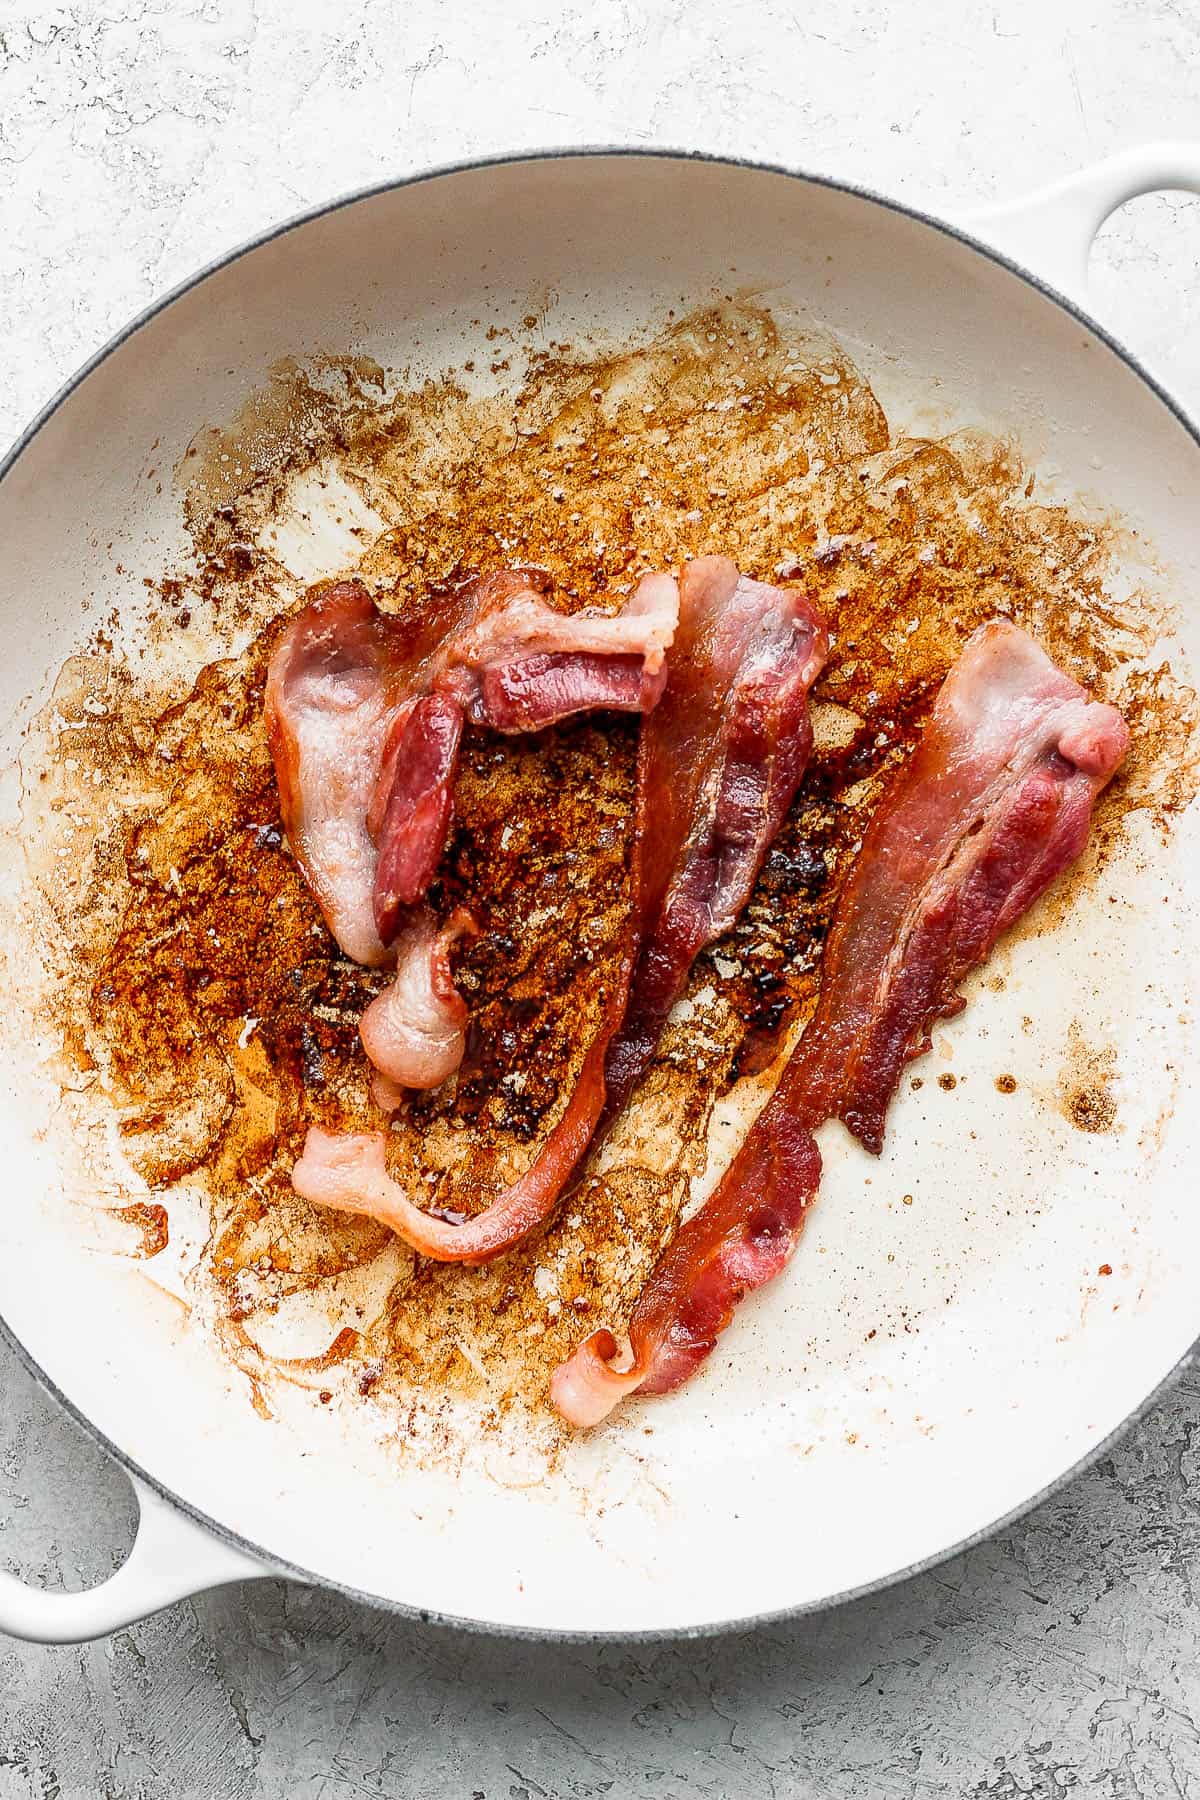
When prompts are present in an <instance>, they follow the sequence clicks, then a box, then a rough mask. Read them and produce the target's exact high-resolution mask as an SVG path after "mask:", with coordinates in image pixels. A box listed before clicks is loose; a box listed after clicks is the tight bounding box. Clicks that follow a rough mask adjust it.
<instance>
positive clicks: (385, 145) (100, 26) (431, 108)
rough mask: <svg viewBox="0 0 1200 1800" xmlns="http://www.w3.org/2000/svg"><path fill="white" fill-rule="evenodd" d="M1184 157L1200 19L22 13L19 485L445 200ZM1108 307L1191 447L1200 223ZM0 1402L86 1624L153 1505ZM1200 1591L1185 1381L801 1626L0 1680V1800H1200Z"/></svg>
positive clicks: (197, 7) (968, 14)
mask: <svg viewBox="0 0 1200 1800" xmlns="http://www.w3.org/2000/svg"><path fill="white" fill-rule="evenodd" d="M1165 135H1174V136H1179V137H1186V136H1190V137H1192V138H1197V139H1200V8H1198V7H1197V6H1196V4H1194V0H1086V3H1082V0H1080V3H1071V4H1064V3H1061V0H1060V3H1058V4H1054V3H1049V4H1048V3H1047V0H1006V3H1005V4H1002V5H996V4H979V3H977V0H924V3H923V4H922V3H920V0H918V3H915V4H901V3H900V0H877V3H875V4H870V3H868V0H840V3H835V0H813V3H812V4H807V5H805V6H799V5H796V4H789V3H786V0H757V4H756V5H754V6H753V7H749V6H744V7H741V8H738V9H736V10H735V9H734V8H733V7H731V6H729V5H726V4H722V3H721V0H641V3H640V4H633V3H631V0H592V3H591V4H585V5H571V4H567V5H564V4H563V3H562V0H506V3H505V4H503V5H501V4H499V3H498V0H476V4H474V5H460V6H455V7H450V6H443V5H439V4H438V3H437V0H343V3H341V4H336V5H329V4H321V5H313V4H311V0H299V3H298V0H291V3H290V4H285V3H284V0H242V3H238V0H88V3H80V4H74V5H68V6H57V7H50V6H35V7H32V8H30V7H26V6H23V5H21V4H20V3H19V0H17V3H16V4H14V0H0V225H2V229H0V341H2V342H3V346H4V376H5V379H4V383H3V386H2V387H0V444H3V443H5V442H7V441H8V440H9V439H10V438H11V437H13V436H15V434H16V433H17V432H18V431H19V430H20V428H21V426H22V425H23V423H24V422H25V420H26V419H27V418H28V416H29V415H30V414H31V413H32V412H33V411H34V410H35V409H36V408H37V407H39V406H40V405H41V404H42V403H43V401H44V400H45V399H46V398H47V397H48V396H49V395H50V394H51V393H53V391H54V390H55V388H56V387H57V386H58V385H59V383H60V382H61V381H62V380H63V379H64V378H65V377H66V376H67V375H68V374H70V372H71V371H72V370H73V369H74V368H75V367H76V366H77V365H78V364H79V363H80V362H81V361H82V360H83V359H84V358H85V357H86V356H87V355H89V354H90V353H91V352H92V351H93V350H94V349H95V348H96V347H97V346H98V345H99V344H100V343H102V342H103V340H104V339H105V338H106V337H107V336H108V335H109V334H110V333H111V332H112V331H114V330H115V329H116V328H117V327H118V326H120V325H121V324H122V323H123V322H124V321H125V319H126V318H128V316H129V315H130V314H131V313H133V312H134V311H136V310H137V309H138V308H140V307H141V306H143V305H145V304H146V303H147V302H148V301H149V300H151V299H152V298H153V297H154V296H155V295H156V294H158V293H159V292H161V291H162V290H163V289H164V288H166V287H169V286H170V285H171V284H172V283H174V282H176V281H179V280H180V279H182V278H183V277H185V276H186V275H188V274H189V273H190V272H191V271H193V270H194V269H195V268H196V267H197V265H199V264H201V263H202V262H204V261H205V260H207V259H209V258H212V257H214V256H217V255H219V254H220V253H221V252H222V251H223V250H225V249H226V248H227V247H228V246H230V245H231V244H233V243H235V242H237V241H238V240H239V239H241V238H243V237H244V236H246V235H248V234H250V233H252V232H254V231H256V230H258V229H259V228H260V227H262V226H264V225H268V224H270V223H271V222H272V221H275V220H278V219H281V218H284V217H286V216H287V215H289V214H291V213H293V212H295V211H297V210H299V209H300V208H303V207H305V206H308V205H310V204H312V203H314V202H317V201H320V200H323V199H326V198H329V197H330V196H332V195H335V194H337V193H339V192H342V191H344V190H346V189H348V188H352V187H354V186H355V185H357V184H361V183H365V182H370V181H376V180H379V179H381V178H384V177H386V176H388V175H392V174H399V173H403V172H404V171H405V170H408V169H412V168H416V167H419V166H423V165H428V164H432V163H436V162H438V161H440V160H450V159H454V158H459V157H462V156H467V155H471V154H475V153H481V152H488V151H495V150H501V149H506V148H509V149H511V148H520V147H524V146H533V145H544V144H553V143H563V144H565V143H578V142H600V141H609V142H624V143H631V144H674V145H688V146H692V147H696V148H704V149H709V150H715V151H729V152H737V153H740V154H746V155H750V156H761V157H765V158H769V159H775V160H780V161H792V162H795V163H797V164H798V165H801V166H805V167H809V168H813V169H818V170H822V171H826V172H829V173H834V174H841V175H845V176H847V177H849V178H850V179H852V180H856V181H861V182H864V183H867V184H868V185H875V186H879V187H882V188H884V189H887V190H890V191H892V192H894V193H896V194H898V195H900V196H902V197H905V198H908V199H911V200H913V201H917V202H921V203H925V204H928V205H929V206H930V207H931V208H933V209H934V210H938V209H942V210H946V211H958V210H960V209H962V208H964V207H965V206H968V205H970V204H972V203H978V202H980V201H983V200H987V199H991V198H998V197H1002V196H1005V195H1009V194H1012V195H1015V194H1019V193H1020V192H1022V191H1023V190H1025V189H1028V188H1030V187H1032V186H1035V185H1037V184H1039V183H1040V182H1042V181H1044V180H1046V179H1048V178H1050V177H1052V176H1054V175H1057V174H1060V173H1063V172H1065V171H1067V170H1069V169H1071V168H1073V167H1077V166H1079V165H1080V164H1082V163H1085V162H1087V161H1089V160H1091V159H1094V158H1096V157H1099V156H1101V155H1103V154H1105V153H1107V152H1109V151H1111V150H1114V149H1117V148H1120V147H1122V146H1124V145H1126V144H1132V143H1136V142H1139V141H1142V140H1145V139H1148V138H1151V137H1156V136H1165ZM1093 274H1094V287H1095V304H1096V309H1097V311H1098V312H1100V313H1101V315H1102V316H1103V317H1105V319H1106V320H1108V321H1109V322H1111V323H1113V324H1115V326H1116V328H1117V329H1118V331H1119V332H1120V333H1121V334H1122V335H1123V336H1124V337H1125V338H1126V339H1127V340H1128V341H1129V342H1130V343H1131V344H1133V345H1134V346H1135V347H1136V348H1138V349H1140V350H1141V351H1142V352H1143V353H1144V354H1145V355H1146V356H1147V357H1148V358H1149V359H1150V360H1151V361H1152V362H1153V363H1154V364H1155V365H1156V366H1157V367H1158V368H1159V369H1160V370H1162V371H1163V372H1164V373H1166V374H1167V375H1168V376H1169V377H1171V378H1172V379H1173V380H1174V382H1175V385H1176V386H1177V388H1178V390H1179V391H1180V392H1181V394H1183V396H1184V397H1185V398H1186V399H1188V400H1189V401H1190V403H1191V405H1192V406H1193V408H1194V409H1196V410H1198V411H1200V205H1198V204H1197V203H1196V202H1195V201H1190V200H1185V199H1184V198H1182V197H1181V196H1159V197H1155V198H1152V199H1149V200H1145V201H1142V202H1139V203H1138V204H1137V205H1135V206H1134V207H1131V208H1129V209H1127V210H1126V211H1125V212H1124V213H1122V214H1121V215H1120V216H1119V217H1118V218H1117V219H1116V220H1114V221H1113V222H1112V223H1111V224H1110V225H1109V226H1108V227H1107V228H1106V230H1105V232H1104V234H1103V236H1102V239H1101V241H1100V244H1099V245H1098V248H1097V251H1096V255H1095V259H1094V267H1093ZM1198 1309H1200V1303H1198ZM0 1397H2V1399H0V1560H2V1561H3V1562H4V1563H5V1564H7V1566H9V1567H11V1568H13V1569H15V1570H17V1571H18V1572H20V1573H22V1574H24V1575H26V1576H28V1577H29V1578H30V1579H32V1580H37V1581H41V1582H45V1583H48V1584H50V1585H52V1586H56V1585H57V1586H66V1587H80V1586H85V1585H87V1584H88V1583H90V1582H92V1581H95V1580H97V1579H99V1578H100V1577H102V1576H103V1575H104V1574H105V1573H107V1572H108V1571H109V1570H110V1569H111V1568H112V1567H113V1566H114V1564H115V1563H116V1562H118V1561H119V1560H120V1558H121V1556H122V1555H123V1554H124V1550H125V1547H126V1546H127V1545H128V1543H129V1540H130V1536H131V1532H132V1522H133V1504H132V1500H131V1498H130V1495H129V1490H128V1488H127V1486H126V1484H125V1482H124V1479H123V1477H122V1476H121V1475H120V1473H119V1472H118V1471H117V1470H115V1469H114V1468H113V1467H111V1466H110V1465H109V1464H107V1463H106V1461H105V1459H104V1458H103V1457H102V1456H101V1454H100V1453H99V1452H98V1451H97V1450H96V1449H95V1448H94V1447H92V1446H91V1445H90V1443H89V1442H88V1441H87V1440H85V1439H84V1438H82V1437H81V1436H80V1435H79V1434H78V1433H77V1432H76V1431H75V1430H74V1429H73V1428H72V1427H70V1426H69V1425H68V1424H67V1422H66V1421H65V1420H64V1419H63V1418H62V1417H61V1415H60V1414H59V1413H58V1411H57V1409H56V1408H55V1407H54V1406H53V1404H52V1403H51V1402H49V1401H48V1400H47V1399H45V1398H44V1397H43V1396H42V1394H41V1393H40V1392H39V1390H38V1389H37V1387H36V1386H35V1385H34V1383H33V1381H32V1380H31V1378H30V1377H29V1376H28V1375H27V1374H26V1372H25V1371H24V1369H23V1368H22V1367H21V1366H20V1365H19V1364H18V1363H17V1362H16V1361H15V1360H14V1359H13V1358H12V1357H11V1356H10V1355H9V1354H8V1353H7V1352H6V1351H3V1350H0ZM880 1504H881V1505H885V1504H886V1496H885V1495H881V1497H880ZM1198 1577H1200V1375H1196V1374H1193V1373H1189V1374H1187V1375H1185V1376H1184V1377H1183V1378H1182V1380H1180V1381H1179V1383H1178V1384H1177V1385H1176V1386H1175V1388H1174V1390H1173V1391H1172V1392H1171V1393H1170V1394H1169V1396H1168V1397H1166V1398H1165V1399H1162V1400H1160V1401H1159V1403H1158V1404H1157V1405H1156V1406H1155V1407H1154V1409H1153V1410H1152V1411H1151V1412H1150V1414H1149V1415H1148V1417H1147V1418H1146V1419H1145V1420H1144V1421H1143V1422H1142V1423H1141V1424H1140V1425H1138V1426H1137V1427H1136V1428H1135V1429H1134V1430H1133V1431H1132V1432H1131V1433H1130V1434H1129V1436H1128V1437H1127V1438H1126V1439H1125V1440H1124V1442H1123V1443H1122V1444H1121V1445H1120V1447H1119V1448H1118V1449H1116V1450H1115V1451H1114V1452H1113V1453H1112V1454H1111V1455H1109V1456H1107V1457H1105V1458H1104V1459H1103V1460H1102V1461H1101V1462H1100V1463H1099V1464H1098V1465H1097V1466H1096V1467H1094V1468H1093V1469H1092V1470H1090V1471H1089V1472H1088V1473H1087V1474H1085V1475H1083V1476H1081V1477H1079V1478H1078V1479H1076V1480H1075V1481H1074V1482H1072V1483H1071V1484H1070V1485H1069V1486H1068V1487H1067V1488H1066V1489H1065V1491H1063V1492H1062V1493H1060V1494H1059V1495H1058V1496H1057V1497H1056V1498H1055V1499H1053V1500H1052V1501H1050V1502H1048V1503H1047V1504H1044V1505H1043V1506H1041V1507H1040V1508H1038V1509H1037V1510H1036V1511H1035V1512H1034V1513H1033V1514H1032V1515H1030V1517H1029V1518H1028V1519H1027V1520H1026V1521H1025V1522H1024V1523H1022V1524H1021V1525H1019V1526H1018V1527H1016V1528H1015V1529H1012V1530H1009V1531H1007V1532H1005V1533H1003V1534H1001V1535H1000V1536H999V1537H998V1538H996V1539H995V1540H993V1541H992V1542H990V1543H988V1544H985V1545H983V1546H980V1547H979V1548H977V1549H975V1550H973V1551H971V1552H970V1553H969V1554H968V1555H965V1556H962V1557H959V1558H958V1559H956V1560H955V1561H953V1562H951V1563H949V1564H947V1565H945V1566H944V1567H943V1568H941V1569H939V1570H937V1571H935V1572H934V1573H932V1574H928V1575H925V1576H922V1577H920V1578H919V1579H917V1580H914V1581H911V1582H909V1583H907V1584H905V1585H903V1586H901V1587H899V1588H897V1589H894V1590H892V1591H891V1592H889V1593H887V1594H885V1595H883V1596H879V1597H876V1598H874V1599H871V1600H868V1601H864V1602H860V1603H858V1604H854V1605H851V1606H848V1607H845V1608H843V1609H841V1610H840V1611H837V1612H834V1613H831V1614H827V1615H825V1616H822V1617H819V1618H810V1619H804V1620H801V1621H799V1622H798V1623H796V1624H794V1625H791V1626H781V1627H775V1628H772V1629H769V1630H763V1631H758V1632H753V1633H749V1634H745V1635H742V1636H739V1637H736V1638H726V1639H718V1640H713V1641H709V1642H702V1643H689V1644H684V1645H678V1646H672V1645H666V1646H662V1647H652V1648H645V1647H639V1648H633V1649H622V1648H620V1647H615V1646H609V1647H605V1648H601V1649H581V1648H564V1647H561V1646H558V1647H541V1646H537V1645H533V1644H528V1643H519V1644H511V1643H506V1642H501V1641H498V1640H494V1639H485V1638H476V1637H469V1636H465V1635H461V1634H455V1633H450V1632H446V1631H442V1630H436V1629H432V1628H415V1627H413V1626H412V1625H409V1624H406V1623H402V1622H399V1621H397V1620H393V1619H390V1618H388V1617H386V1616H383V1615H380V1614H376V1613H373V1612H370V1611H368V1610H366V1609H364V1608H362V1607H359V1606H356V1605H353V1604H352V1603H350V1602H348V1601H345V1600H342V1599H341V1598H338V1597H336V1596H331V1595H328V1594H323V1593H320V1592H311V1591H306V1590H305V1589H303V1588H300V1587H295V1586H288V1585H285V1584H282V1583H274V1582H264V1583H260V1584H257V1585H253V1586H247V1587H245V1588H242V1589H231V1590H228V1591H226V1592H224V1593H221V1594H218V1595H215V1596H207V1597H205V1598H202V1599H200V1600H197V1601H194V1602H192V1603H188V1604H184V1605H180V1606H177V1607H175V1608H173V1609H172V1610H171V1611H170V1612H168V1613H166V1614H164V1615H162V1616H161V1617H159V1618H157V1619H155V1620H152V1621H150V1622H149V1623H147V1624H144V1625H140V1626H137V1627H135V1628H134V1629H132V1630H130V1631H127V1632H123V1633H121V1634H119V1635H118V1636H116V1637H115V1638H114V1639H112V1640H111V1641H109V1642H107V1643H102V1644H98V1645H94V1646H91V1647H88V1648H85V1649H78V1650H75V1649H56V1650H43V1649H35V1648H31V1647H27V1646H17V1645H14V1644H11V1643H7V1642H0V1800H27V1797H37V1800H75V1797H76V1796H80V1797H82V1796H95V1795H104V1796H108V1797H110V1800H118V1797H119V1800H127V1797H128V1800H135V1797H150V1796H153V1797H156V1800H157V1797H159V1796H161V1797H163V1800H167V1797H170V1800H175V1797H180V1796H182V1797H185V1800H190V1797H191V1796H212V1797H213V1800H234V1797H235V1796H236V1797H238V1800H241V1797H242V1796H263V1797H264V1800H318V1797H325V1800H333V1797H335V1796H339V1795H346V1796H350V1795H372V1796H374V1795H383V1796H397V1797H402V1800H410V1797H411V1800H460V1797H461V1800H560V1797H561V1800H567V1797H572V1800H574V1797H576V1796H578V1797H580V1800H582V1797H586V1796H599V1795H611V1796H614V1797H615V1800H621V1797H623V1796H627V1795H628V1796H633V1795H642V1794H645V1795H653V1796H656V1800H682V1797H683V1796H692V1795H705V1796H713V1797H714V1800H726V1797H730V1800H766V1797H768V1796H792V1795H795V1796H813V1797H814V1800H842V1797H846V1800H849V1797H850V1796H854V1797H856V1800H857V1797H859V1796H867V1797H870V1800H874V1797H875V1796H880V1797H886V1800H891V1797H892V1796H896V1797H905V1800H907V1797H908V1796H915V1795H952V1796H957V1795H962V1796H968V1795H970V1796H982V1795H995V1796H1017V1795H1029V1796H1037V1797H1038V1800H1057V1797H1058V1796H1061V1795H1064V1794H1067V1793H1070V1792H1071V1791H1072V1790H1074V1789H1078V1791H1079V1792H1080V1793H1081V1794H1082V1793H1087V1794H1089V1795H1096V1796H1099V1797H1101V1800H1132V1797H1134V1796H1138V1797H1146V1800H1150V1797H1157V1796H1160V1795H1162V1796H1176V1797H1182V1800H1192V1797H1200V1608H1198V1606H1197V1596H1196V1591H1195V1583H1196V1580H1197V1578H1198Z"/></svg>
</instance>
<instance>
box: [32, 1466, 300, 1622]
mask: <svg viewBox="0 0 1200 1800" xmlns="http://www.w3.org/2000/svg"><path fill="white" fill-rule="evenodd" d="M130 1479H131V1480H133V1487H134V1492H135V1493H136V1494H137V1501H138V1529H137V1537H136V1538H135V1539H134V1544H133V1549H132V1550H131V1551H130V1552H129V1556H128V1558H127V1560H126V1561H125V1562H124V1563H122V1565H121V1567H120V1568H119V1569H118V1570H117V1572H116V1574H115V1575H112V1576H110V1577H109V1579H108V1580H107V1581H103V1582H101V1583H100V1585H99V1587H94V1588H88V1589H86V1590H85V1591H84V1592H83V1593H79V1594H60V1593H47V1592H46V1591H45V1589H42V1588H34V1587H30V1586H29V1585H28V1584H27V1583H26V1582H24V1581H18V1579H17V1578H16V1576H15V1575H8V1574H5V1573H4V1572H3V1571H2V1570H0V1631H4V1632H8V1633H9V1635H10V1636H12V1637H19V1638H27V1639H28V1640H29V1641H30V1642H31V1643H36V1644H82V1643H85V1642H86V1641H87V1640H88V1639H90V1638H98V1637H104V1636H106V1635H107V1633H108V1632H110V1631H116V1630H118V1629H119V1628H120V1627H121V1626H122V1625H131V1624H132V1623H133V1622H134V1621H135V1620H137V1619H145V1618H148V1617H149V1616H150V1614H151V1613H156V1612H160V1611H161V1610H162V1608H163V1607H164V1606H170V1605H171V1604H172V1602H173V1601H175V1600H182V1599H183V1598H184V1596H185V1595H188V1594H199V1593H201V1592H203V1591H204V1590H205V1589H206V1588H214V1587H224V1586H225V1585H226V1583H228V1582H231V1581H252V1580H255V1579H260V1578H262V1577H263V1576H268V1575H275V1574H278V1573H279V1571H278V1570H276V1569H272V1568H270V1567H268V1566H267V1564H265V1563H261V1562H258V1561H256V1560H255V1559H254V1558H253V1557H251V1556H248V1555H246V1553H245V1552H244V1551H241V1550H238V1549H236V1548H235V1547H234V1546H233V1545H232V1544H226V1543H223V1542H222V1541H221V1540H220V1539H219V1538H216V1537H214V1536H213V1535H212V1533H211V1532H208V1531H206V1530H205V1529H204V1527H203V1526H201V1525H197V1524H195V1523H194V1522H193V1521H192V1520H191V1519H189V1518H187V1517H186V1515H185V1514H183V1513H181V1512H178V1511H176V1509H175V1508H174V1507H173V1506H168V1504H167V1503H166V1501H165V1500H161V1499H160V1498H159V1496H158V1495H157V1494H156V1493H155V1492H154V1491H153V1489H151V1488H148V1487H147V1486H146V1485H145V1484H144V1483H143V1482H140V1481H138V1480H136V1479H134V1478H133V1477H130Z"/></svg>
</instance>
